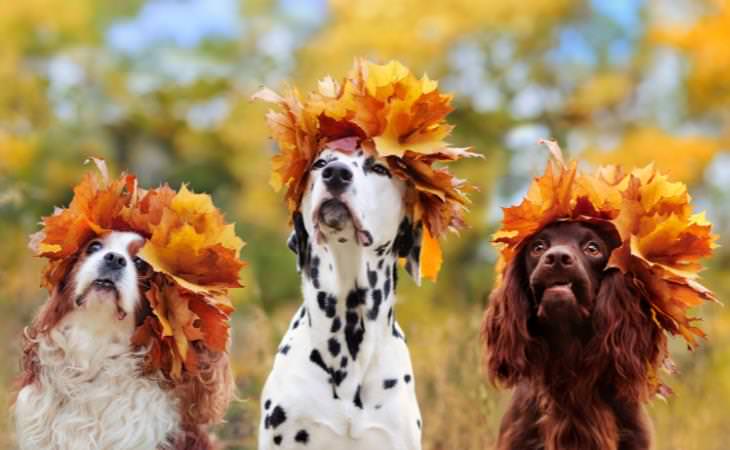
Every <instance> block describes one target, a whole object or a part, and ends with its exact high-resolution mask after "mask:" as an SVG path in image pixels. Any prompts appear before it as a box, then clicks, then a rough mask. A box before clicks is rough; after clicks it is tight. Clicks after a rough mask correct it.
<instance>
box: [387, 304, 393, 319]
mask: <svg viewBox="0 0 730 450" xmlns="http://www.w3.org/2000/svg"><path fill="white" fill-rule="evenodd" d="M392 321H393V307H391V308H389V309H388V322H392Z"/></svg>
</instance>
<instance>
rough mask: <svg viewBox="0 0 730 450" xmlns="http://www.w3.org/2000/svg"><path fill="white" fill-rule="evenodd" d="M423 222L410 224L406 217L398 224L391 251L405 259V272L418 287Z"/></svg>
mask: <svg viewBox="0 0 730 450" xmlns="http://www.w3.org/2000/svg"><path fill="white" fill-rule="evenodd" d="M422 238H423V222H418V223H417V224H412V223H411V221H410V220H409V219H408V218H407V217H406V218H404V219H403V221H402V222H401V223H400V227H399V228H398V234H397V235H396V237H395V241H393V249H394V250H395V253H396V254H397V255H398V257H399V258H405V260H406V271H407V272H408V273H409V274H410V275H411V278H413V281H415V282H416V284H417V285H418V286H420V285H421V239H422Z"/></svg>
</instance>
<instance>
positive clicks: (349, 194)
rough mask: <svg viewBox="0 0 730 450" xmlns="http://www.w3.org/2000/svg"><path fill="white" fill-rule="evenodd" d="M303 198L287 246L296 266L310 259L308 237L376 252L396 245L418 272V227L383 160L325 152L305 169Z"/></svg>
mask: <svg viewBox="0 0 730 450" xmlns="http://www.w3.org/2000/svg"><path fill="white" fill-rule="evenodd" d="M306 183H307V184H306V187H305V190H304V194H303V196H302V202H301V205H300V209H299V212H298V213H295V215H294V227H295V229H294V233H293V234H292V237H291V238H290V241H289V246H290V248H291V249H292V250H293V251H295V252H296V253H297V254H298V255H299V267H300V269H301V268H302V266H303V265H304V264H305V262H306V258H307V257H308V253H309V250H308V248H309V247H308V246H309V245H310V243H309V242H308V240H309V239H310V238H311V239H313V240H314V242H315V243H316V244H320V245H328V246H337V245H353V244H355V245H358V246H360V247H362V248H365V249H370V250H372V251H374V252H376V251H377V252H380V253H382V252H383V249H385V248H387V249H388V250H390V249H391V248H392V249H394V253H395V254H397V255H398V256H401V257H407V258H408V259H409V261H410V266H409V268H410V270H409V271H410V272H412V273H413V272H414V270H415V273H417V252H414V251H413V250H414V249H415V248H416V247H417V246H418V245H420V242H419V241H420V231H419V230H416V229H414V227H413V225H412V224H411V222H410V220H409V218H408V217H407V214H406V212H407V211H406V203H405V196H406V189H407V186H406V183H405V181H404V180H402V179H401V178H399V177H397V176H395V175H394V174H392V173H391V171H390V169H389V168H388V165H387V163H386V161H384V160H382V159H380V158H378V157H376V156H374V155H371V154H369V153H368V152H365V151H363V150H358V151H354V152H345V151H340V150H335V149H325V150H323V151H322V152H321V153H320V154H319V156H318V158H317V159H316V160H315V161H314V163H313V164H312V166H311V167H310V169H309V173H308V179H307V182H306Z"/></svg>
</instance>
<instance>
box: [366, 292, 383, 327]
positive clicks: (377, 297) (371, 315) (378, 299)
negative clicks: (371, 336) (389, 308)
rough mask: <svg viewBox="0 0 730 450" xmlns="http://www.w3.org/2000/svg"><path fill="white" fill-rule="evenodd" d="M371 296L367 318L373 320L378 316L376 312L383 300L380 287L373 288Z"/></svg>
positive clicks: (378, 310)
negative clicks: (370, 307)
mask: <svg viewBox="0 0 730 450" xmlns="http://www.w3.org/2000/svg"><path fill="white" fill-rule="evenodd" d="M372 296H373V307H372V309H371V310H370V311H368V319H370V320H375V319H377V318H378V313H379V312H380V304H381V303H382V302H383V293H382V292H381V291H380V289H375V290H374V291H373V294H372Z"/></svg>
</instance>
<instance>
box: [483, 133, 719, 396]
mask: <svg viewBox="0 0 730 450" xmlns="http://www.w3.org/2000/svg"><path fill="white" fill-rule="evenodd" d="M542 142H544V143H546V144H547V145H548V147H549V149H550V151H551V154H552V155H553V159H554V160H555V161H552V160H551V161H549V162H548V165H547V168H546V170H545V174H544V175H543V176H541V177H537V178H536V179H535V180H534V182H533V183H532V185H531V186H530V188H529V191H528V193H527V196H526V197H525V198H524V199H523V201H522V202H521V203H520V204H519V205H516V206H512V207H509V208H504V220H503V223H502V227H501V228H500V229H499V230H498V231H497V232H496V233H495V234H494V236H493V242H494V244H495V245H496V246H497V247H498V248H499V250H500V253H501V254H500V256H501V257H500V261H499V263H498V265H497V270H498V273H499V275H500V278H501V275H502V272H503V270H504V268H505V267H506V266H507V264H508V263H509V262H510V261H511V260H512V259H513V258H515V256H516V255H517V254H518V253H519V251H520V250H521V248H522V245H524V244H525V243H526V242H527V241H528V240H529V238H530V237H531V236H533V235H534V234H535V233H537V232H538V231H540V230H541V229H542V228H543V227H545V226H547V225H548V224H550V223H552V222H554V221H558V220H577V221H586V222H592V223H596V224H602V225H607V226H610V227H612V228H613V229H614V230H615V231H616V232H617V233H618V236H619V237H620V239H621V244H620V246H619V247H618V248H616V249H615V250H614V251H613V253H612V254H611V256H610V258H609V262H608V268H615V269H618V270H620V271H621V272H622V273H623V274H624V276H625V277H626V280H627V282H628V283H629V284H630V285H631V286H633V288H634V290H635V291H636V292H638V293H640V295H641V296H642V297H643V298H644V299H646V300H647V301H648V302H649V304H650V306H651V311H652V315H653V319H654V321H655V323H656V324H657V325H658V326H659V327H660V329H662V330H664V331H665V332H668V333H670V334H672V335H680V336H682V337H683V338H684V339H685V341H686V342H687V344H688V346H689V347H690V348H694V347H696V346H697V344H698V343H697V338H702V337H705V334H704V333H703V331H702V330H701V329H700V328H699V327H697V326H696V325H695V322H696V321H697V320H698V319H696V318H693V317H689V316H688V310H689V308H691V307H694V306H697V305H700V304H702V303H703V302H705V301H717V300H716V298H715V296H714V295H713V293H712V292H710V291H709V290H708V289H707V288H705V287H704V286H702V285H701V284H700V283H699V282H698V278H699V272H700V270H701V269H702V265H701V263H700V260H701V259H702V258H705V257H708V256H710V255H711V254H712V251H713V249H714V248H715V247H716V244H715V241H716V239H717V236H716V235H714V234H712V231H711V229H712V225H711V224H710V223H709V222H708V221H707V219H706V218H705V215H704V213H699V214H694V213H693V212H692V206H691V197H690V195H689V193H688V192H687V186H686V185H685V184H684V183H681V182H672V181H671V180H670V179H669V178H668V177H667V176H666V175H664V174H661V173H659V172H658V171H657V170H656V169H655V168H654V166H653V165H648V166H646V167H643V168H637V169H634V170H631V171H624V170H623V169H622V168H621V167H619V166H613V165H608V166H603V167H600V168H598V170H597V171H596V172H595V173H591V174H586V173H581V172H579V171H578V170H577V162H575V161H573V162H570V163H569V164H566V163H565V162H563V159H562V153H561V151H560V148H559V147H558V145H557V144H556V143H555V142H550V141H542ZM664 354H665V355H667V351H666V349H664ZM654 375H655V374H654ZM651 379H653V380H654V381H655V382H656V385H655V386H653V387H654V388H655V389H659V388H660V387H661V386H660V384H659V381H658V379H657V378H656V377H655V376H652V377H651Z"/></svg>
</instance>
